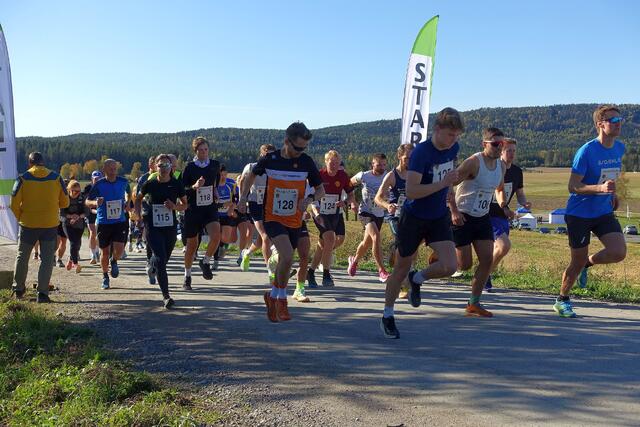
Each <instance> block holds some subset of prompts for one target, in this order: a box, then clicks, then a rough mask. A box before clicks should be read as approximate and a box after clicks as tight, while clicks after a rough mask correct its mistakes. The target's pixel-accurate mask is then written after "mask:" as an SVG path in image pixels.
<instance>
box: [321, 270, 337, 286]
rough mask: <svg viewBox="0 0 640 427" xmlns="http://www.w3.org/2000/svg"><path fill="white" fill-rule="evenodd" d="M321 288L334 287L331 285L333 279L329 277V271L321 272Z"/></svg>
mask: <svg viewBox="0 0 640 427" xmlns="http://www.w3.org/2000/svg"><path fill="white" fill-rule="evenodd" d="M322 286H327V287H332V286H335V283H333V277H331V273H330V272H329V271H323V272H322Z"/></svg>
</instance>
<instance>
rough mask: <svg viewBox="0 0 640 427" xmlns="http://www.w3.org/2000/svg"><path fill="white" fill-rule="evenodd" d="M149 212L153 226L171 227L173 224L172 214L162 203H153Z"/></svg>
mask: <svg viewBox="0 0 640 427" xmlns="http://www.w3.org/2000/svg"><path fill="white" fill-rule="evenodd" d="M151 213H152V216H153V226H154V227H171V226H172V225H173V214H172V213H171V210H170V209H169V208H167V207H165V206H164V205H155V204H154V205H153V206H152V212H151Z"/></svg>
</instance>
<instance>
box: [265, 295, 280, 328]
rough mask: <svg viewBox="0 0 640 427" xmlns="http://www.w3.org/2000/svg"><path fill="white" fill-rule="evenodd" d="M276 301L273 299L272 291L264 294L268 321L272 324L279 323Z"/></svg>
mask: <svg viewBox="0 0 640 427" xmlns="http://www.w3.org/2000/svg"><path fill="white" fill-rule="evenodd" d="M276 301H277V300H276V299H275V298H271V291H265V292H264V304H265V305H266V306H267V319H269V320H270V321H272V322H277V321H278V315H277V314H276Z"/></svg>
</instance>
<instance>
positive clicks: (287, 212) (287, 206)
mask: <svg viewBox="0 0 640 427" xmlns="http://www.w3.org/2000/svg"><path fill="white" fill-rule="evenodd" d="M297 202H298V190H296V189H295V188H278V187H276V188H275V190H274V192H273V208H272V209H271V212H272V213H273V214H274V215H278V216H292V215H295V213H296V208H297V206H296V204H297Z"/></svg>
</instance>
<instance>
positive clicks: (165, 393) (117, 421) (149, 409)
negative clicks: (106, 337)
mask: <svg viewBox="0 0 640 427" xmlns="http://www.w3.org/2000/svg"><path fill="white" fill-rule="evenodd" d="M210 403H211V402H210V401H207V400H206V399H204V398H200V397H198V396H194V395H191V394H189V393H187V392H185V391H181V390H178V389H175V388H167V387H165V386H164V385H163V384H162V381H161V380H160V379H158V378H156V377H154V376H152V375H150V374H148V373H145V372H138V371H135V370H133V369H131V367H129V366H128V365H127V364H126V363H124V362H122V361H119V360H117V359H116V358H115V357H113V356H112V355H110V354H109V353H108V352H107V351H105V349H104V348H103V347H102V346H101V345H100V343H99V341H98V340H97V339H96V337H95V335H94V334H93V332H92V331H91V330H89V329H86V328H82V327H78V326H75V325H72V324H70V323H68V322H66V321H64V320H61V319H58V318H57V317H56V316H54V315H53V314H52V313H51V312H50V311H49V310H47V309H46V308H43V307H41V306H36V305H35V304H33V303H27V302H22V301H15V300H12V299H11V297H10V294H9V293H8V292H7V291H1V292H0V424H1V425H8V426H30V425H34V426H35V425H37V426H65V425H110V426H158V425H167V426H178V425H179V426H189V425H203V424H211V423H214V422H216V421H218V420H219V419H220V415H219V414H218V413H216V412H215V411H212V410H210V408H209V406H210Z"/></svg>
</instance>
